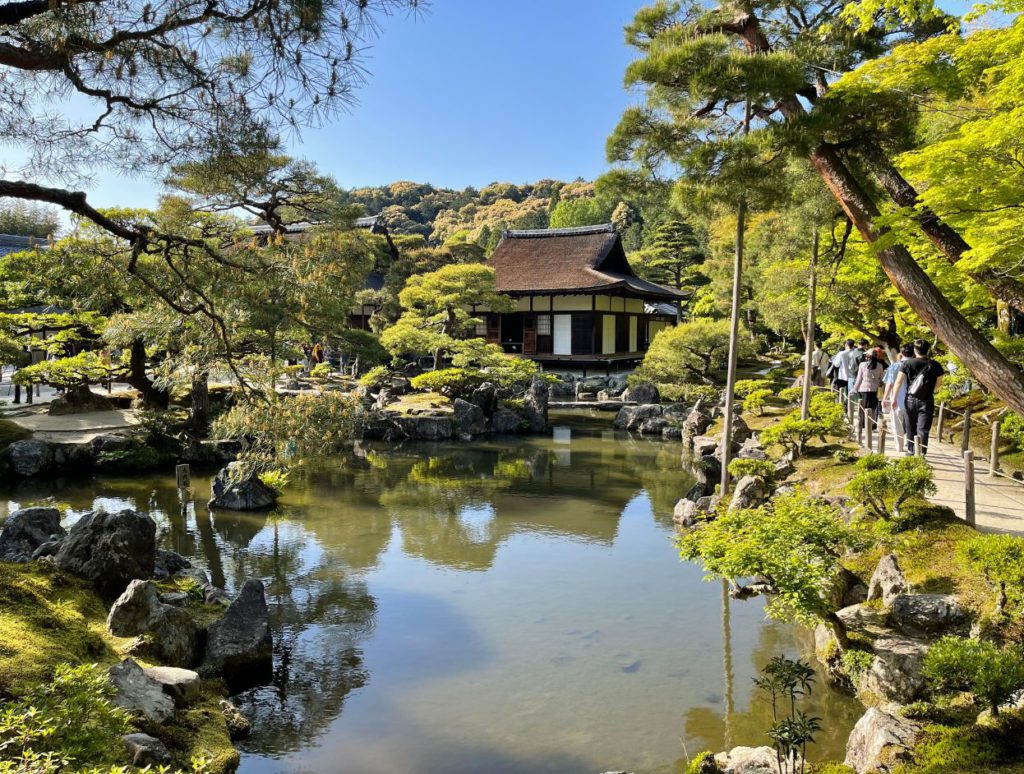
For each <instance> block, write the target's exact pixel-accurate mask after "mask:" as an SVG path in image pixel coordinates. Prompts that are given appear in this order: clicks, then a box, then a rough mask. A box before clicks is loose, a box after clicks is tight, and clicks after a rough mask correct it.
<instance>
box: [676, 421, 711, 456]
mask: <svg viewBox="0 0 1024 774" xmlns="http://www.w3.org/2000/svg"><path fill="white" fill-rule="evenodd" d="M683 432H684V435H685V428H684V431H683ZM692 447H693V456H694V457H711V456H712V455H714V454H715V452H717V451H718V440H717V439H716V438H712V437H711V436H709V435H698V436H697V437H696V438H694V439H693V440H692Z"/></svg>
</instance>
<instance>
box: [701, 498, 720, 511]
mask: <svg viewBox="0 0 1024 774" xmlns="http://www.w3.org/2000/svg"><path fill="white" fill-rule="evenodd" d="M721 502H722V496H721V495H716V494H713V495H705V496H704V497H699V498H697V507H698V508H700V509H701V510H702V511H704V512H705V513H713V512H714V511H716V510H718V506H719V505H720V504H721Z"/></svg>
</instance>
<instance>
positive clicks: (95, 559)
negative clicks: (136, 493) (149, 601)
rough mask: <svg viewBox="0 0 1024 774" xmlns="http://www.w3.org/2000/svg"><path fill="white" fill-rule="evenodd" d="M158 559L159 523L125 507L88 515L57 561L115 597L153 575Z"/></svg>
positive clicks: (75, 528) (64, 544) (77, 525)
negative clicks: (126, 588)
mask: <svg viewBox="0 0 1024 774" xmlns="http://www.w3.org/2000/svg"><path fill="white" fill-rule="evenodd" d="M155 558H156V524H154V523H153V520H152V519H151V518H149V516H147V515H145V514H142V513H139V512H138V511H133V510H130V509H125V510H123V511H118V512H117V513H107V512H106V511H92V512H90V513H87V514H85V515H84V516H83V517H82V518H81V519H79V520H78V521H77V522H76V523H75V524H74V526H73V527H71V530H70V531H69V532H68V536H67V537H66V538H64V542H62V543H61V546H60V550H59V551H57V555H56V563H57V566H58V567H60V568H61V569H62V570H66V571H67V572H70V573H72V574H74V575H78V576H80V577H82V578H85V579H86V580H88V581H90V582H91V583H92V584H93V586H95V587H96V590H97V591H98V592H99V593H100V594H101V595H102V596H104V597H105V598H107V599H112V598H113V597H116V596H117V595H118V594H120V593H121V592H122V591H124V589H125V587H126V586H127V585H128V583H129V582H130V581H132V580H134V579H136V578H151V577H153V568H154V564H155Z"/></svg>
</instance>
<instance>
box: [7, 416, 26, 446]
mask: <svg viewBox="0 0 1024 774" xmlns="http://www.w3.org/2000/svg"><path fill="white" fill-rule="evenodd" d="M30 435H32V431H31V430H26V429H25V428H24V427H22V426H21V425H19V424H18V423H17V422H12V421H11V420H9V419H0V449H4V448H6V447H8V446H10V445H11V444H12V443H14V442H15V441H23V440H25V439H26V438H28V437H29V436H30Z"/></svg>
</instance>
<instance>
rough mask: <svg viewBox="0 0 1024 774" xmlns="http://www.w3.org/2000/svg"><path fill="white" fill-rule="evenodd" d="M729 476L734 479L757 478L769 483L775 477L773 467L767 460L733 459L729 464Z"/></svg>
mask: <svg viewBox="0 0 1024 774" xmlns="http://www.w3.org/2000/svg"><path fill="white" fill-rule="evenodd" d="M729 475H731V476H732V477H733V478H736V479H739V478H743V477H744V476H758V477H759V478H763V479H765V480H766V481H771V479H772V477H773V476H774V475H775V466H774V465H773V464H772V463H771V462H769V461H768V460H748V459H734V460H732V461H731V462H730V463H729Z"/></svg>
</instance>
